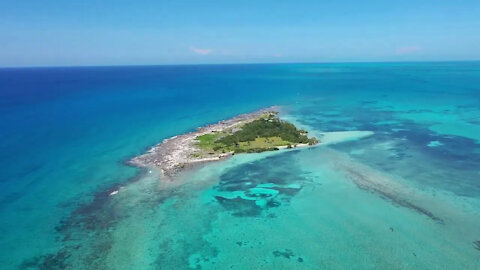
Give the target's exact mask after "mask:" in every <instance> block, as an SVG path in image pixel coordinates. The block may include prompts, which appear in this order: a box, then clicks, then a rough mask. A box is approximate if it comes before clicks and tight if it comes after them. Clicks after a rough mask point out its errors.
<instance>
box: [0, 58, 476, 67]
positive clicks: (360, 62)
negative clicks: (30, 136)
mask: <svg viewBox="0 0 480 270" xmlns="http://www.w3.org/2000/svg"><path fill="white" fill-rule="evenodd" d="M450 62H480V59H472V60H458V59H451V60H404V61H402V60H396V61H389V60H385V61H336V62H333V61H327V62H319V61H312V62H294V61H292V62H245V63H242V62H226V63H179V64H113V65H111V64H98V65H95V64H94V65H31V66H28V65H25V66H0V69H33V68H95V67H161V66H223V65H232V66H233V65H287V64H290V65H295V64H375V63H450Z"/></svg>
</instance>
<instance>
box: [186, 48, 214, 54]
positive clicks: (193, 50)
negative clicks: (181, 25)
mask: <svg viewBox="0 0 480 270" xmlns="http://www.w3.org/2000/svg"><path fill="white" fill-rule="evenodd" d="M189 49H190V51H192V52H194V53H196V54H201V55H207V54H211V53H212V52H213V50H212V49H200V48H195V47H193V46H190V48H189Z"/></svg>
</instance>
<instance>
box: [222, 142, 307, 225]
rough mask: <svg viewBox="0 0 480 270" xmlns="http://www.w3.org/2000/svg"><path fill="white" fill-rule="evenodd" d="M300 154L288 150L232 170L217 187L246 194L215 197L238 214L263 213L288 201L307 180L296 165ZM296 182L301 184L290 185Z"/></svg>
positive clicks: (258, 214)
mask: <svg viewBox="0 0 480 270" xmlns="http://www.w3.org/2000/svg"><path fill="white" fill-rule="evenodd" d="M297 154H298V151H290V152H285V153H282V154H279V155H274V156H270V157H267V158H264V159H261V160H258V161H254V162H251V163H248V164H244V165H240V166H237V167H235V168H232V169H230V170H228V171H227V172H225V173H224V174H223V175H221V176H220V181H219V183H218V185H216V186H215V187H213V189H214V190H215V191H218V192H219V193H220V194H221V193H224V192H241V193H242V194H244V195H243V196H244V197H243V198H241V197H239V196H237V197H235V198H226V197H223V196H215V197H214V198H215V200H216V201H217V202H218V203H219V204H220V205H222V206H223V207H224V208H225V209H226V210H227V211H229V212H231V214H232V215H233V216H237V217H247V216H250V217H252V216H260V215H262V213H264V212H266V211H267V212H268V210H269V209H272V208H275V207H279V206H281V205H282V204H285V203H288V202H289V201H290V199H291V198H292V197H293V196H295V195H296V194H297V193H298V192H299V191H300V190H301V185H300V184H298V183H302V182H305V181H307V178H305V177H304V176H305V174H303V173H302V172H301V171H300V170H299V168H298V166H296V164H295V158H296V155H297ZM293 183H296V184H297V185H298V187H296V186H295V187H291V186H289V185H290V184H293ZM259 190H260V191H261V192H259ZM267 216H268V213H267Z"/></svg>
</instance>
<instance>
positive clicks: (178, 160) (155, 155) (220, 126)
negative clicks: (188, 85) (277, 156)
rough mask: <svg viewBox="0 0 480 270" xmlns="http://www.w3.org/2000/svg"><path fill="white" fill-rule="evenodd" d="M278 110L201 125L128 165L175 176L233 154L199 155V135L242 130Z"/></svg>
mask: <svg viewBox="0 0 480 270" xmlns="http://www.w3.org/2000/svg"><path fill="white" fill-rule="evenodd" d="M279 111H280V108H279V107H278V106H272V107H268V108H264V109H260V110H258V111H254V112H251V113H246V114H240V115H237V116H235V117H233V118H230V119H227V120H222V121H219V122H217V123H215V124H210V125H207V126H203V127H199V128H197V129H196V131H193V132H189V133H186V134H182V135H176V136H172V137H170V138H167V139H164V140H163V141H162V142H160V143H158V144H156V145H155V146H153V147H151V148H150V149H149V150H148V151H147V152H146V153H144V154H142V155H140V156H137V157H134V158H133V159H131V160H130V161H128V164H130V165H133V166H136V167H140V168H149V167H150V168H151V167H155V168H158V169H160V171H161V172H162V173H163V175H166V176H173V175H175V174H177V173H178V172H180V171H182V170H184V169H186V168H187V167H192V166H195V165H199V164H203V163H207V162H213V161H219V160H224V159H227V158H229V157H231V156H232V155H234V152H233V151H231V152H226V153H208V154H207V157H203V156H202V157H196V156H195V153H197V152H198V151H202V149H200V147H199V146H197V145H196V144H197V142H198V141H197V140H196V139H197V137H198V136H201V135H205V134H211V133H214V132H222V131H225V130H239V128H240V126H243V125H244V124H247V123H249V122H252V121H254V120H256V119H259V118H260V117H261V116H262V115H265V114H266V113H279ZM307 146H310V145H308V144H296V145H292V146H291V148H296V147H307ZM287 148H288V146H277V149H287ZM203 151H204V150H203Z"/></svg>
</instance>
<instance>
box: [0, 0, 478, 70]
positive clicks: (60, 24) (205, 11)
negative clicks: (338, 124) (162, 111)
mask: <svg viewBox="0 0 480 270" xmlns="http://www.w3.org/2000/svg"><path fill="white" fill-rule="evenodd" d="M442 60H480V1H479V0H402V1H399V0H382V1H377V0H361V1H360V0H350V1H346V0H332V1H330V0H327V1H322V0H295V1H293V0H290V1H286V0H255V1H253V0H242V1H230V0H223V1H220V0H214V1H212V0H198V1H182V0H176V1H170V0H143V1H131V0H129V1H125V0H117V1H113V0H102V1H90V0H82V1H69V0H57V1H52V0H28V1H12V0H8V1H7V0H0V66H3V67H9V66H77V65H82V66H85V65H86V66H89V65H161V64H218V63H276V62H377V61H442Z"/></svg>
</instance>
